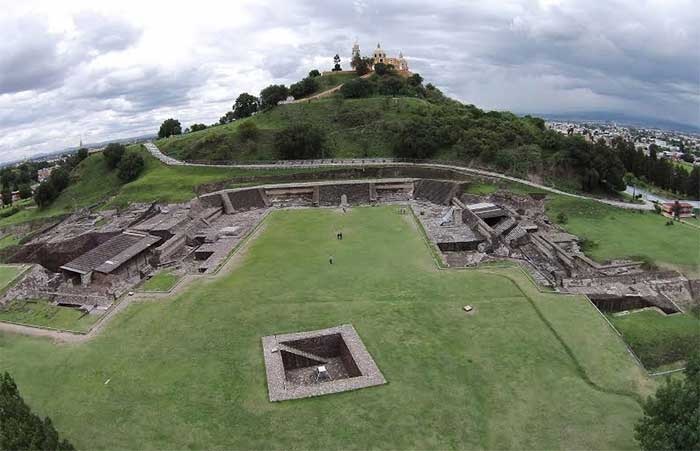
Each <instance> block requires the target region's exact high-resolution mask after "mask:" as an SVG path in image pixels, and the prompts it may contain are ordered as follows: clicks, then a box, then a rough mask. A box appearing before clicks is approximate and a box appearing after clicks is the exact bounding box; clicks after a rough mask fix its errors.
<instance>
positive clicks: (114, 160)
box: [102, 127, 163, 169]
mask: <svg viewBox="0 0 700 451" xmlns="http://www.w3.org/2000/svg"><path fill="white" fill-rule="evenodd" d="M162 128H163V127H161V129H162ZM125 152H126V147H125V146H124V144H119V143H109V144H107V147H105V150H103V151H102V155H104V159H105V162H106V163H107V167H109V168H110V169H114V168H116V167H117V165H118V164H119V162H120V161H121V159H122V157H123V156H124V153H125Z"/></svg>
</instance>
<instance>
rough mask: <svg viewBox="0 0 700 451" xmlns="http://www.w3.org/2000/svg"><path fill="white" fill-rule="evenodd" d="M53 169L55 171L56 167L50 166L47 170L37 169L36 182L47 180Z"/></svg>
mask: <svg viewBox="0 0 700 451" xmlns="http://www.w3.org/2000/svg"><path fill="white" fill-rule="evenodd" d="M54 169H56V166H50V167H48V168H41V169H39V170H38V171H37V180H38V181H39V183H41V182H43V181H44V180H46V179H47V178H49V176H50V175H51V173H52V172H53V170H54Z"/></svg>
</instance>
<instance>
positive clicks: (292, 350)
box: [277, 343, 328, 364]
mask: <svg viewBox="0 0 700 451" xmlns="http://www.w3.org/2000/svg"><path fill="white" fill-rule="evenodd" d="M277 348H278V349H279V350H280V351H285V352H288V353H290V354H294V355H296V356H300V357H304V358H306V359H309V360H313V361H316V362H319V364H322V363H328V359H327V358H325V357H321V356H320V355H317V354H312V353H311V352H306V351H302V350H299V349H297V348H292V347H291V346H287V345H285V344H283V343H279V344H278V345H277Z"/></svg>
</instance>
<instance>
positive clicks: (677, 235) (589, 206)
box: [547, 196, 700, 276]
mask: <svg viewBox="0 0 700 451" xmlns="http://www.w3.org/2000/svg"><path fill="white" fill-rule="evenodd" d="M559 213H563V214H565V215H566V217H567V221H566V223H565V224H562V225H563V227H564V228H565V229H566V230H567V231H569V232H571V233H573V234H574V235H578V236H579V237H582V238H586V239H587V240H588V241H589V245H588V246H587V248H586V254H588V255H589V256H590V257H592V258H594V259H596V260H599V261H604V260H610V259H616V258H643V259H645V260H648V261H650V262H652V263H654V264H657V265H660V266H665V267H670V268H675V269H679V270H680V271H682V272H683V273H685V274H686V275H690V276H693V275H697V274H700V268H699V265H700V229H698V228H694V227H691V226H689V225H686V224H680V223H676V224H675V225H673V226H666V225H665V224H666V221H667V220H668V219H667V218H664V217H663V216H661V215H658V214H655V213H653V212H647V213H640V212H637V211H630V210H623V209H620V208H616V207H612V206H608V205H604V204H601V203H600V202H595V201H589V200H582V199H575V198H570V197H565V196H551V199H550V200H549V201H548V202H547V214H548V216H549V217H550V218H552V219H553V220H555V219H556V218H557V217H558V215H559Z"/></svg>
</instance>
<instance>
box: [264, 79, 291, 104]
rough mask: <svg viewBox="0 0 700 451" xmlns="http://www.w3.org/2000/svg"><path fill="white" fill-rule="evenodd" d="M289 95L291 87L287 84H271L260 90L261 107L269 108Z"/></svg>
mask: <svg viewBox="0 0 700 451" xmlns="http://www.w3.org/2000/svg"><path fill="white" fill-rule="evenodd" d="M288 96H289V89H287V87H286V86H285V85H270V86H268V87H267V88H265V89H263V90H262V91H260V107H261V108H262V109H263V110H267V109H269V108H272V107H273V106H275V105H277V104H278V103H279V102H281V101H282V100H286V99H287V97H288Z"/></svg>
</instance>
